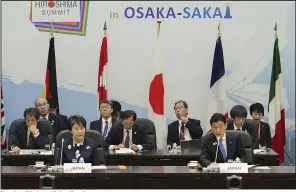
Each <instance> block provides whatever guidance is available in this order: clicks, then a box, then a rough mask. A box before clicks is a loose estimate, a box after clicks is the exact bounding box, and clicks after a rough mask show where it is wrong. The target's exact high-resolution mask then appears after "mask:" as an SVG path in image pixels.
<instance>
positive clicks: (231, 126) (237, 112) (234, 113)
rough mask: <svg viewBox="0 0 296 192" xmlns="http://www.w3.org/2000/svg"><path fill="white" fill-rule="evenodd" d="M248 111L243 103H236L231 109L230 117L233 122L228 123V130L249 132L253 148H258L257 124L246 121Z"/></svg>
mask: <svg viewBox="0 0 296 192" xmlns="http://www.w3.org/2000/svg"><path fill="white" fill-rule="evenodd" d="M247 115H248V111H247V109H246V108H245V107H244V106H242V105H236V106H234V107H233V108H232V109H231V110H230V117H231V118H232V120H233V121H232V122H231V121H229V122H228V124H227V130H237V131H245V132H248V133H249V134H250V135H251V137H252V140H253V148H258V147H259V144H258V139H257V136H256V124H255V122H254V124H253V123H252V122H248V123H246V119H247Z"/></svg>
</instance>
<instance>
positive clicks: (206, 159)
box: [200, 137, 212, 167]
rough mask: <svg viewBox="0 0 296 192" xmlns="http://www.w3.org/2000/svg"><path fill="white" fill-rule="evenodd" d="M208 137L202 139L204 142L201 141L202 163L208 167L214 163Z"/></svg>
mask: <svg viewBox="0 0 296 192" xmlns="http://www.w3.org/2000/svg"><path fill="white" fill-rule="evenodd" d="M206 138H209V137H206ZM206 138H204V139H202V143H201V154H200V164H201V166H203V167H207V166H209V165H210V164H211V163H212V162H211V161H210V160H211V156H210V150H209V148H208V146H207V139H206Z"/></svg>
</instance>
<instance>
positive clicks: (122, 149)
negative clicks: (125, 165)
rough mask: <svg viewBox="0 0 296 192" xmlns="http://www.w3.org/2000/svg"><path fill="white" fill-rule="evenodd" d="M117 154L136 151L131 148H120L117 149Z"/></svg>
mask: <svg viewBox="0 0 296 192" xmlns="http://www.w3.org/2000/svg"><path fill="white" fill-rule="evenodd" d="M115 153H116V154H136V152H135V151H133V150H131V149H129V148H120V149H119V150H116V151H115Z"/></svg>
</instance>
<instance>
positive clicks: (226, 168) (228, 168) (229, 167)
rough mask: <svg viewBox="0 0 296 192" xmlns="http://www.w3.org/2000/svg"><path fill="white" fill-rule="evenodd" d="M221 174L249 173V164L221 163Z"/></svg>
mask: <svg viewBox="0 0 296 192" xmlns="http://www.w3.org/2000/svg"><path fill="white" fill-rule="evenodd" d="M219 166H220V173H248V164H247V163H220V164H219Z"/></svg>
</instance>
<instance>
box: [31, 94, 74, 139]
mask: <svg viewBox="0 0 296 192" xmlns="http://www.w3.org/2000/svg"><path fill="white" fill-rule="evenodd" d="M35 107H36V108H37V109H38V110H39V112H40V119H44V120H48V121H50V123H51V124H52V129H53V130H52V131H51V133H52V143H55V138H56V136H57V134H58V133H59V132H61V131H63V130H67V129H68V126H67V125H66V124H65V121H64V119H63V117H61V116H60V115H55V114H53V113H50V112H49V103H48V102H47V100H46V99H45V98H43V97H40V98H37V99H36V100H35Z"/></svg>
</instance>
